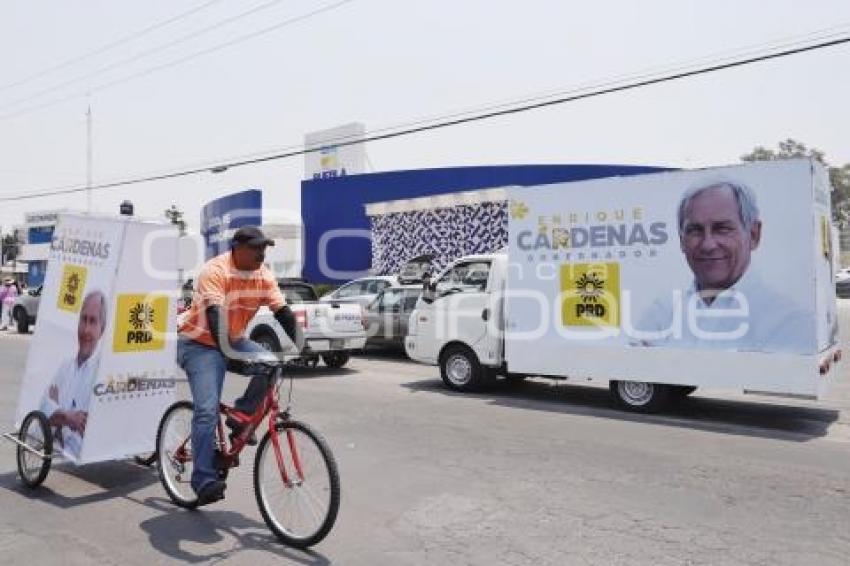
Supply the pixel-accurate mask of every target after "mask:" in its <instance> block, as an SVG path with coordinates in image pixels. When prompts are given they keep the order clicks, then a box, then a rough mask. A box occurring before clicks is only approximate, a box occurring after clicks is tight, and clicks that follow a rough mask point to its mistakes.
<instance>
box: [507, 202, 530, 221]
mask: <svg viewBox="0 0 850 566" xmlns="http://www.w3.org/2000/svg"><path fill="white" fill-rule="evenodd" d="M510 208H511V218H516V219H517V220H522V219H523V218H525V217H526V216H527V215H528V206H527V205H526V204H525V203H524V202H521V201H518V200H512V201H511V207H510Z"/></svg>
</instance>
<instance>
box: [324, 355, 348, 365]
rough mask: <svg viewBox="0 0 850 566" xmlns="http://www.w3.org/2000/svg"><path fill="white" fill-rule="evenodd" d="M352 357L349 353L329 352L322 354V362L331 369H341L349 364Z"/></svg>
mask: <svg viewBox="0 0 850 566" xmlns="http://www.w3.org/2000/svg"><path fill="white" fill-rule="evenodd" d="M350 357H351V356H349V354H348V352H329V353H327V354H322V361H323V362H325V365H326V366H328V367H329V368H341V367H342V366H344V365H345V364H347V363H348V360H349V358H350Z"/></svg>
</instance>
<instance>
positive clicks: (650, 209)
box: [506, 160, 837, 371]
mask: <svg viewBox="0 0 850 566" xmlns="http://www.w3.org/2000/svg"><path fill="white" fill-rule="evenodd" d="M815 171H820V173H819V174H825V173H824V172H823V171H821V170H820V168H819V166H818V165H817V164H816V163H813V162H810V161H808V160H796V161H787V162H773V163H755V164H748V165H742V166H736V167H725V168H717V169H706V170H695V171H681V172H668V173H660V174H651V175H640V176H634V177H628V178H610V179H600V180H593V181H586V182H577V183H565V184H560V185H551V186H548V187H525V188H523V187H518V188H515V189H512V190H511V193H510V203H509V214H510V221H509V232H510V233H509V260H510V268H509V271H508V289H523V290H524V291H525V292H524V293H523V296H511V295H509V296H508V297H507V305H508V340H507V342H506V348H507V351H508V354H509V359H512V360H518V367H519V368H521V369H518V370H517V371H523V370H529V371H532V368H535V367H536V366H539V365H540V363H539V362H538V361H535V359H534V358H535V357H536V359H537V360H540V359H541V355H540V352H541V349H546V348H550V349H553V351H554V349H555V348H564V347H566V348H570V347H576V348H579V347H580V348H581V349H583V350H585V351H586V349H588V348H595V347H596V348H605V349H608V351H615V350H630V351H632V352H640V351H644V352H647V351H650V350H661V349H664V350H686V351H691V352H704V351H711V352H717V353H718V355H720V353H721V352H722V353H744V352H746V353H780V354H786V355H788V354H790V355H815V354H816V353H817V352H819V351H821V350H823V349H824V348H827V347H829V346H830V345H832V344H834V343H835V340H836V331H837V330H836V329H837V326H836V324H835V315H834V294H830V292H829V289H828V288H827V287H829V285H830V283H829V281H831V278H830V276H829V275H828V271H827V270H828V266H829V263H828V262H829V261H830V260H831V253H830V252H829V250H828V246H829V241H830V240H829V238H828V236H829V193H828V190H829V189H828V182H826V184H825V185H824V183H823V182H821V183H820V185H818V184H817V183H816V182H815V179H816V178H817V177H816V175H815V173H814V172H815ZM822 181H823V180H822ZM815 199H818V202H819V203H820V204H819V205H818V208H817V211H816V210H815V208H814V204H813V200H815ZM816 236H817V237H816ZM812 242H816V243H815V246H816V247H817V248H818V249H817V250H816V252H815V254H813V253H812V252H813V244H812ZM813 256H814V257H813ZM821 264H823V265H821ZM816 269H817V272H816ZM816 280H817V281H820V286H821V287H824V289H822V290H821V291H820V292H818V293H816V292H815V287H816ZM824 280H825V281H826V283H824V282H823V281H824ZM830 297H832V306H831V307H830V299H829V298H830ZM816 298H817V303H816ZM544 303H545V304H544ZM830 309H831V310H830ZM523 336H536V337H537V338H536V340H535V342H537V344H535V347H534V348H528V347H527V346H528V345H527V344H525V345H523V343H522V340H521V338H522V337H523ZM588 355H590V354H588ZM543 358H545V356H543ZM626 359H627V358H622V360H621V362H623V361H625V360H626ZM658 359H661V358H658ZM667 359H668V360H669V359H672V358H667ZM713 359H719V358H717V356H715V357H714V358H713ZM564 360H566V362H565V361H564ZM628 360H629V361H630V362H636V361H639V360H640V355H639V354H635V355H631V356H629V357H628ZM560 363H561V365H562V367H563V364H564V363H566V364H567V366H569V355H568V354H566V353H564V356H563V359H562V360H561V362H560ZM590 365H592V364H590ZM552 369H554V368H552ZM537 371H540V370H539V369H537Z"/></svg>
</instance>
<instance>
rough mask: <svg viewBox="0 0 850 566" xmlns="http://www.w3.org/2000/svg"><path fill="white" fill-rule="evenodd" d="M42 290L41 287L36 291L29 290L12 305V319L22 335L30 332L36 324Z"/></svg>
mask: <svg viewBox="0 0 850 566" xmlns="http://www.w3.org/2000/svg"><path fill="white" fill-rule="evenodd" d="M41 288H42V287H41V285H39V286H38V287H35V288H34V289H27V292H26V293H24V294H22V295H20V296H19V297H18V298H17V299H15V302H14V303H13V304H12V319H13V320H14V321H15V326H17V328H18V332H20V333H21V334H26V333H27V332H29V328H30V326H32V325H33V324H35V318H36V315H37V314H38V303H39V302H40V301H41Z"/></svg>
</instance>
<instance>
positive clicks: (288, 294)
mask: <svg viewBox="0 0 850 566" xmlns="http://www.w3.org/2000/svg"><path fill="white" fill-rule="evenodd" d="M280 290H281V292H282V293H283V297H284V298H285V299H286V302H287V303H289V304H291V305H294V304H297V303H304V302H309V301H315V300H316V293H315V291H313V288H312V287H310V286H309V285H286V286H284V285H281V286H280Z"/></svg>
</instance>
